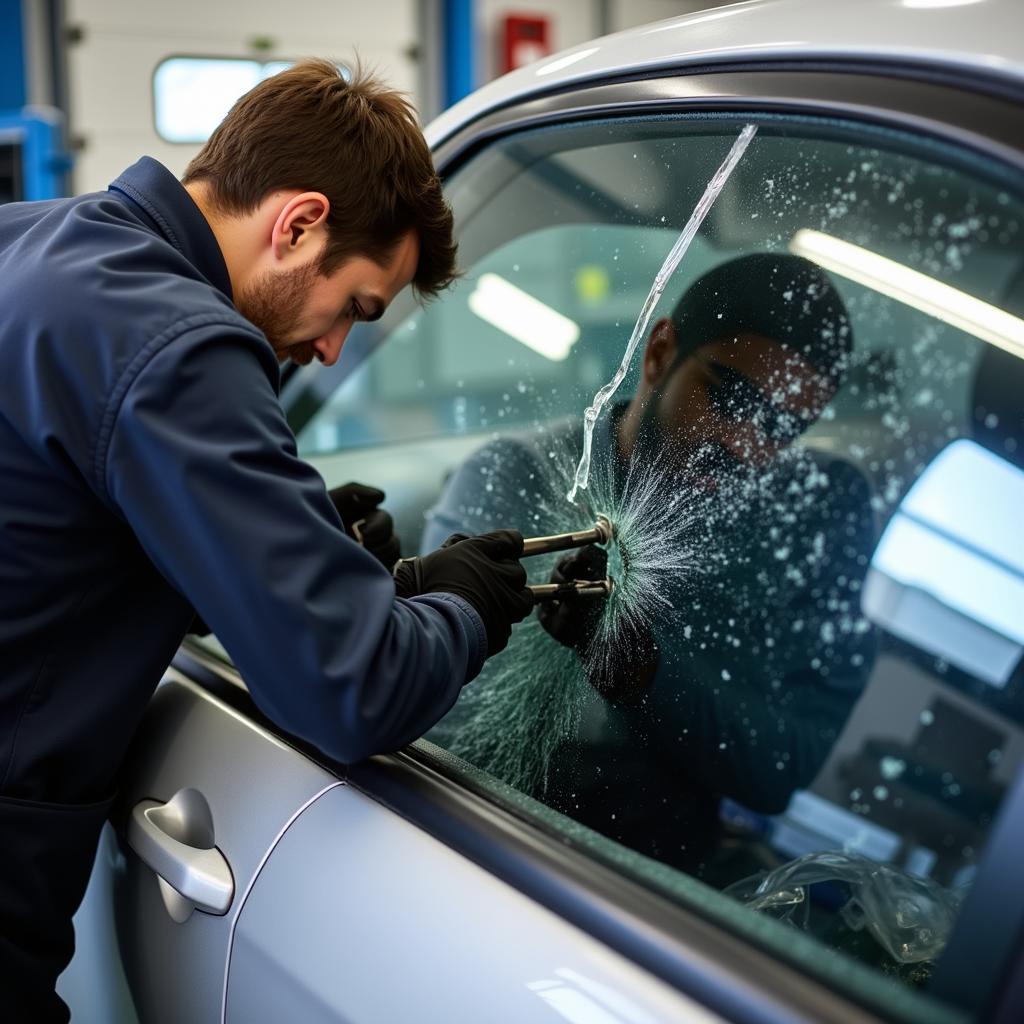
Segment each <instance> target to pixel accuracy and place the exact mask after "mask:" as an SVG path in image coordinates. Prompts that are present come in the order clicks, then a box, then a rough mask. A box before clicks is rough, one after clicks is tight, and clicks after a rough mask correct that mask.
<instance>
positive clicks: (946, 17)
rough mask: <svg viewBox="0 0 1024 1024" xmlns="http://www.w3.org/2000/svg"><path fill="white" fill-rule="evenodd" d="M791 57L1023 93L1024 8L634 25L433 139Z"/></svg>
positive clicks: (922, 2) (490, 88) (779, 6)
mask: <svg viewBox="0 0 1024 1024" xmlns="http://www.w3.org/2000/svg"><path fill="white" fill-rule="evenodd" d="M791 60H795V61H799V62H801V63H812V62H814V61H823V62H827V63H834V64H836V65H841V64H843V63H853V62H862V63H865V62H867V63H874V64H876V65H884V64H886V63H889V64H891V65H893V66H899V67H902V68H908V67H914V66H917V67H918V68H919V69H920V70H921V72H922V73H924V72H925V71H927V72H928V73H930V74H933V75H934V74H937V73H939V72H942V71H945V72H948V73H953V74H957V73H959V74H961V75H963V74H965V73H974V74H977V75H984V76H991V77H992V78H994V79H996V80H999V81H1003V82H1005V83H1006V84H1007V85H1012V86H1015V87H1017V88H1020V86H1021V80H1022V77H1024V8H1022V7H1021V5H1020V4H1019V3H1017V2H1016V0H981V2H973V3H972V2H963V3H957V4H949V3H944V2H943V0H931V2H929V0H862V2H860V3H850V4H839V3H835V4H833V3H829V4H823V5H816V7H815V9H814V13H813V15H809V13H808V8H807V4H806V3H804V2H802V0H747V2H743V3H736V4H730V5H728V6H725V7H719V8H715V9H713V10H709V11H700V12H697V13H694V14H688V15H685V16H683V17H680V18H671V19H669V20H667V21H662V22H657V23H655V24H653V25H644V26H641V27H639V28H632V29H627V30H626V31H624V32H618V33H615V34H614V35H610V36H605V37H604V38H601V39H596V40H594V41H593V42H588V43H583V44H581V45H579V46H575V47H572V48H570V49H568V50H565V51H563V52H561V53H559V54H556V55H555V56H553V57H550V58H544V59H543V60H541V61H538V62H537V63H535V64H531V65H529V66H528V67H525V68H521V69H519V70H516V71H513V72H511V73H510V74H508V75H505V76H503V77H502V78H499V79H497V80H496V81H494V82H491V83H489V84H487V85H485V86H483V87H482V88H480V89H478V90H477V91H476V92H474V93H473V94H471V95H470V96H468V97H466V98H465V99H464V100H462V101H460V102H459V103H457V104H455V105H454V106H453V107H451V108H450V109H449V110H447V111H445V112H444V113H443V114H441V115H440V117H438V118H436V119H435V120H434V121H433V122H431V124H430V125H429V126H428V128H427V131H426V134H427V139H428V141H429V142H430V144H431V145H432V146H437V145H438V144H439V143H441V142H443V141H444V140H445V139H446V138H447V137H448V136H450V135H451V134H452V133H453V132H455V131H457V130H458V129H460V128H462V127H464V126H465V125H466V124H468V123H469V122H471V121H474V120H476V119H477V118H478V117H480V116H482V115H483V114H485V113H487V112H488V111H491V110H494V109H496V108H498V107H501V106H505V105H507V104H509V103H513V102H518V101H520V100H523V99H526V98H528V97H530V96H532V95H537V94H540V93H547V92H555V91H559V90H564V89H566V88H569V87H575V86H579V85H583V84H585V83H588V82H594V81H601V80H605V81H606V80H608V79H610V78H615V77H618V76H622V75H629V76H631V77H640V76H642V75H650V74H657V73H664V72H666V71H671V70H679V71H689V70H694V69H698V68H702V67H707V66H708V65H714V64H724V63H730V64H740V63H751V64H754V63H761V64H762V65H763V66H766V67H767V66H771V65H772V64H780V63H783V62H786V61H791Z"/></svg>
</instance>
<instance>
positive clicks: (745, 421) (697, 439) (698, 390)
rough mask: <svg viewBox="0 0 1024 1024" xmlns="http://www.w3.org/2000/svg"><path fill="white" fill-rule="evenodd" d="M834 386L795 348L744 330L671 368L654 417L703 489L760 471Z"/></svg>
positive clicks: (818, 409)
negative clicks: (740, 472)
mask: <svg viewBox="0 0 1024 1024" xmlns="http://www.w3.org/2000/svg"><path fill="white" fill-rule="evenodd" d="M832 394H833V388H832V385H831V384H830V383H829V381H828V380H827V378H825V377H824V376H823V375H822V374H821V373H819V372H818V371H817V370H815V369H814V367H812V366H811V365H810V364H809V363H808V362H807V361H806V360H805V359H803V358H802V357H801V356H800V355H798V354H797V353H795V352H792V351H789V350H787V349H785V348H783V347H782V346H781V345H779V344H778V343H776V342H774V341H772V340H770V339H769V338H765V337H762V336H760V335H755V334H749V333H744V334H739V335H738V336H736V337H735V338H726V339H721V340H719V341H714V342H710V343H709V344H707V345H704V346H702V347H701V348H699V349H697V350H696V351H695V352H694V353H693V354H692V355H690V356H688V357H687V358H686V359H684V360H683V361H682V363H680V365H679V366H678V367H677V368H676V369H675V370H674V371H671V372H670V373H669V375H668V377H667V379H666V380H665V381H664V382H663V384H662V386H661V388H660V389H659V390H658V393H657V397H656V401H657V406H656V417H657V422H658V426H659V429H660V432H661V433H662V434H663V436H664V438H665V440H666V441H668V442H669V444H670V447H671V450H672V453H673V457H674V460H675V461H676V462H677V464H678V465H679V466H680V468H681V469H683V470H684V471H685V472H686V473H687V475H689V476H691V477H693V478H694V479H695V481H696V482H699V483H700V484H702V485H703V486H707V487H714V486H715V481H716V479H717V478H718V477H719V476H720V474H722V473H727V472H728V471H729V470H735V469H737V468H740V467H750V468H754V469H756V468H760V467H763V466H765V465H767V464H768V463H769V462H771V460H772V459H774V458H775V456H776V455H777V454H778V453H779V452H780V451H781V450H782V449H783V448H785V447H787V446H788V445H789V444H791V443H792V442H793V441H794V440H796V438H797V437H798V436H799V435H800V434H801V433H802V432H803V431H804V430H805V429H806V428H807V427H808V426H810V424H811V423H813V422H814V421H815V420H816V419H817V418H818V417H819V416H820V415H821V412H822V410H823V409H824V408H825V406H826V405H827V404H828V402H829V400H830V399H831V397H832Z"/></svg>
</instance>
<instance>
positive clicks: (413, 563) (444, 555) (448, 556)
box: [394, 530, 533, 657]
mask: <svg viewBox="0 0 1024 1024" xmlns="http://www.w3.org/2000/svg"><path fill="white" fill-rule="evenodd" d="M522 554H523V535H522V534H521V533H519V531H518V530H496V531H495V532H494V533H485V534H482V535H481V536H479V537H466V536H464V535H463V534H455V535H454V536H452V537H449V538H448V540H446V541H445V542H444V545H443V546H442V547H440V548H438V550H437V551H433V552H431V553H430V554H429V555H424V556H423V557H422V558H403V559H402V561H400V562H399V563H398V565H397V566H395V574H394V575H395V591H396V592H397V594H398V596H399V597H415V596H416V595H417V594H431V593H434V594H436V593H445V594H455V595H456V596H458V597H461V598H463V599H465V600H466V601H468V602H469V603H470V604H471V605H472V606H473V607H474V608H475V609H476V610H477V612H478V613H479V614H480V618H481V619H483V620H484V628H485V629H486V630H487V655H488V657H490V656H491V655H492V654H497V653H498V651H501V650H504V648H505V645H506V644H507V643H508V638H509V637H510V636H511V635H512V623H513V622H521V621H522V620H523V619H525V618H526V616H527V615H529V614H530V610H531V609H532V608H533V594H532V593H531V592H530V591H529V590H527V589H526V570H525V569H524V568H523V567H522V566H521V565H520V564H519V558H520V557H521V556H522Z"/></svg>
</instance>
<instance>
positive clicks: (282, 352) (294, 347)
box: [235, 263, 320, 366]
mask: <svg viewBox="0 0 1024 1024" xmlns="http://www.w3.org/2000/svg"><path fill="white" fill-rule="evenodd" d="M319 274H320V271H319V267H318V266H317V265H316V263H312V264H308V265H307V266H304V267H297V268H296V269H295V270H289V271H288V272H287V273H285V274H275V273H272V272H270V271H267V272H266V273H265V274H264V275H263V276H262V277H260V278H258V279H257V280H255V281H254V282H253V283H252V284H251V285H250V286H249V287H248V288H246V289H245V290H244V291H243V292H240V293H239V295H238V298H237V299H236V301H235V307H236V308H237V310H238V312H239V313H241V314H242V316H244V317H245V319H246V320H248V321H249V323H251V324H252V325H253V326H254V327H257V328H259V329H260V330H261V331H262V332H263V333H264V334H265V335H266V338H267V341H269V342H270V344H271V346H272V348H273V349H274V351H275V352H276V353H277V355H278V357H279V358H280V359H284V358H290V359H292V360H293V361H294V362H296V363H298V364H299V365H300V366H306V365H307V364H308V363H310V362H312V360H313V357H314V356H315V355H316V349H314V348H313V342H312V341H302V342H299V343H296V342H294V341H288V340H286V339H287V337H288V335H289V334H290V333H291V332H293V331H294V329H295V325H296V323H297V322H298V321H299V320H300V319H301V316H302V308H303V306H304V304H305V300H306V296H307V295H308V294H309V292H310V290H311V289H312V287H313V285H314V283H315V282H316V279H317V277H318V276H319Z"/></svg>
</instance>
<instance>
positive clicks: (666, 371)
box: [427, 254, 873, 874]
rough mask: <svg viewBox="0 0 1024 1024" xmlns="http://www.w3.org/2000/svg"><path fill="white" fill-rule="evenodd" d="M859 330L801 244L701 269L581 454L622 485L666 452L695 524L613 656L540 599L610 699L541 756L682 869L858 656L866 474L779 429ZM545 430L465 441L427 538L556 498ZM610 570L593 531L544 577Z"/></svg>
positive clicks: (553, 796)
mask: <svg viewBox="0 0 1024 1024" xmlns="http://www.w3.org/2000/svg"><path fill="white" fill-rule="evenodd" d="M851 344H852V338H851V332H850V326H849V322H848V319H847V316H846V312H845V309H844V308H843V305H842V303H841V300H840V299H839V296H838V295H837V293H836V292H835V290H834V289H833V288H832V286H831V284H830V283H829V281H828V279H827V278H826V277H825V275H824V274H823V273H822V272H821V271H820V270H818V269H817V268H816V267H815V266H814V265H813V264H810V263H808V262H807V261H805V260H802V259H799V258H797V257H791V256H775V255H766V254H765V255H754V256H748V257H744V258H742V259H737V260H734V261H732V262H729V263H727V264H724V265H722V266H720V267H718V268H716V269H715V270H713V271H711V272H710V273H709V274H707V275H705V276H704V277H703V278H702V279H701V280H699V281H698V282H697V283H696V284H695V285H693V286H692V287H691V288H690V289H689V290H688V291H687V293H686V294H685V295H684V296H683V298H682V300H681V301H680V303H679V305H678V306H677V307H676V309H675V310H674V312H673V315H672V316H671V317H670V318H665V319H662V320H660V321H659V322H658V323H657V324H656V325H655V327H654V329H653V331H652V333H651V335H650V338H649V340H648V342H647V345H646V348H645V351H644V358H643V367H642V373H641V382H640V385H639V387H638V390H637V393H636V395H635V397H634V398H633V400H632V401H631V402H629V403H628V405H625V406H620V407H618V408H617V409H615V410H614V412H613V414H612V416H611V417H610V418H609V419H608V420H607V421H605V424H604V425H603V428H604V430H605V431H606V433H604V434H603V436H602V435H601V434H600V431H601V428H602V425H599V436H598V437H597V439H596V441H595V452H596V455H595V459H596V461H597V463H598V464H600V463H601V462H602V461H604V462H605V463H606V464H607V465H610V466H612V476H613V478H615V479H616V480H617V481H618V483H617V485H616V486H617V487H618V488H619V489H620V491H622V490H623V489H628V486H629V484H628V478H629V475H630V470H629V467H630V466H635V465H637V464H641V463H643V464H652V465H653V464H657V465H659V466H660V467H662V468H661V470H660V472H662V473H663V474H664V478H663V482H662V483H661V485H660V486H661V490H662V491H663V492H664V500H665V502H666V503H671V502H673V501H676V502H678V503H679V509H680V514H683V513H685V514H687V515H688V516H690V517H692V519H693V525H692V527H691V528H690V530H689V532H688V535H687V537H686V540H687V546H688V548H689V550H690V557H691V559H693V560H694V561H695V562H696V563H697V568H698V570H699V571H698V572H696V573H693V574H690V575H688V576H687V575H686V574H682V576H681V578H675V577H674V576H672V575H671V574H669V575H667V576H666V577H664V578H662V579H661V580H660V582H659V583H658V586H659V587H660V588H661V589H662V590H663V593H662V594H661V595H660V596H661V597H663V598H665V599H666V600H667V601H669V602H670V603H671V604H672V605H673V606H674V608H675V613H674V614H666V615H664V616H659V620H658V621H652V622H650V623H649V626H648V627H647V628H644V627H643V626H641V627H640V628H635V627H634V628H633V629H632V631H631V632H630V633H629V634H628V637H627V642H625V643H622V644H620V645H619V650H617V651H614V650H613V651H611V652H609V655H610V656H608V657H599V658H595V657H593V656H592V655H593V653H594V646H595V645H596V644H599V643H600V642H601V640H600V637H599V636H597V633H598V625H599V623H600V620H601V616H602V612H601V610H599V609H595V606H594V605H593V604H589V605H588V604H585V603H583V602H582V601H580V600H577V601H575V602H568V601H567V602H563V603H561V604H557V605H548V606H545V607H543V608H541V609H540V611H539V616H540V618H541V621H542V623H543V625H544V627H545V629H546V630H547V631H548V632H549V633H550V634H551V635H552V636H554V637H555V638H556V639H557V640H558V641H559V642H561V643H562V644H564V645H566V646H569V647H572V648H574V649H576V650H577V651H578V652H579V653H580V655H581V656H582V657H583V663H584V664H585V665H586V666H587V671H588V672H589V674H590V681H591V682H592V683H593V684H594V687H595V690H596V691H597V692H598V693H600V694H601V695H602V696H601V697H600V698H597V697H595V698H593V699H592V701H591V704H590V706H589V707H588V708H587V709H586V711H585V714H584V718H583V721H582V724H581V728H580V733H579V736H578V737H575V738H572V739H570V740H567V741H566V742H565V743H563V745H562V747H561V749H560V751H559V754H558V756H557V758H556V759H555V760H556V762H557V763H555V764H552V765H550V766H549V773H548V777H549V780H550V781H549V787H548V790H547V792H546V794H545V799H546V800H547V802H549V803H552V804H554V806H556V807H558V808H559V809H561V810H564V811H566V813H568V814H570V815H571V816H573V817H576V818H578V819H580V820H582V821H584V822H585V823H586V824H588V825H591V826H592V827H594V828H596V829H597V830H599V831H602V832H604V833H606V834H608V835H610V836H612V837H613V838H616V839H619V840H620V841H622V842H624V843H626V844H627V845H630V846H634V847H635V848H637V849H640V850H642V851H643V852H645V853H649V854H651V855H652V856H655V857H658V858H660V859H663V860H667V861H670V862H673V863H677V864H680V865H681V866H685V867H687V868H689V869H691V870H698V871H700V870H703V869H704V868H705V867H706V865H707V860H708V853H709V847H710V844H711V843H712V841H713V839H714V837H715V836H716V835H717V831H718V829H717V818H718V806H719V803H720V799H721V797H722V796H728V797H731V798H732V799H734V800H737V801H739V802H741V803H743V804H745V805H747V806H749V807H752V808H754V809H756V810H758V811H761V812H764V813H774V812H778V811H780V810H782V809H783V808H784V806H785V804H786V802H787V800H788V798H789V796H790V794H791V793H792V792H793V790H794V789H795V788H797V787H800V786H806V785H807V784H809V782H810V781H811V779H812V778H813V776H814V775H815V773H816V772H817V770H818V768H819V767H820V766H821V764H822V762H823V761H824V759H825V756H826V755H827V753H828V750H829V748H830V747H831V745H832V743H833V742H834V740H835V738H836V736H837V734H838V731H839V729H840V727H841V726H842V724H843V722H844V721H845V719H846V717H847V715H848V714H849V711H850V709H851V707H852V705H853V702H854V701H855V699H856V696H857V694H858V693H859V691H860V689H861V688H862V686H863V683H864V680H865V678H866V675H867V673H868V671H869V668H870V663H871V660H872V649H873V648H872V641H873V638H872V636H871V634H870V631H869V629H868V626H867V623H866V621H865V620H864V619H863V618H862V617H861V616H860V613H859V607H860V601H859V590H860V585H861V581H862V579H863V576H864V573H865V571H866V567H867V561H868V555H869V554H870V550H871V544H872V540H873V523H872V516H871V512H870V504H869V499H870V494H869V491H868V487H867V484H866V482H865V481H864V479H863V477H862V476H861V475H860V474H859V472H857V471H856V470H855V469H854V468H853V467H852V466H851V465H849V464H848V463H845V462H843V461H841V460H838V459H834V458H829V457H825V456H822V455H820V454H817V453H814V452H812V451H811V450H809V449H807V448H803V447H799V446H796V447H794V446H792V442H793V441H795V440H796V438H797V437H799V435H800V434H801V433H802V432H803V431H804V430H806V429H807V427H808V426H809V425H810V424H811V423H813V422H814V421H815V420H816V419H818V417H819V416H820V415H821V414H822V412H823V410H824V409H825V407H826V405H827V404H828V402H829V401H830V400H831V398H832V397H833V395H834V394H835V392H836V390H837V388H838V386H839V383H840V380H841V376H842V372H843V368H844V366H845V363H846V360H847V357H848V354H849V351H850V348H851ZM570 429H571V430H572V441H573V442H574V443H576V444H578V441H577V440H576V437H575V435H576V433H578V431H577V430H576V429H575V427H574V428H570ZM564 433H565V435H566V440H569V435H570V430H569V429H566V430H565V431H564ZM555 446H556V445H555V442H553V441H552V439H551V438H548V439H547V441H546V443H545V444H544V445H543V446H542V447H543V448H544V451H543V452H542V451H540V450H539V448H538V447H535V446H533V445H529V444H521V443H518V442H516V441H512V440H507V439H506V440H504V441H499V442H496V443H495V444H493V445H491V446H489V447H488V448H485V449H484V450H482V451H481V452H478V453H477V454H476V455H475V456H474V457H473V458H472V459H471V460H469V462H468V463H467V464H466V465H464V466H463V467H461V468H460V470H459V471H458V472H457V473H456V475H455V476H454V477H453V479H452V480H451V481H450V482H449V485H448V487H447V489H446V491H445V493H444V495H443V497H442V498H441V500H440V502H439V504H438V506H437V508H436V509H435V510H434V513H433V520H434V523H433V525H432V527H431V530H430V531H428V537H427V541H428V543H429V542H431V536H430V534H431V533H432V532H434V531H437V532H439V533H440V532H442V531H445V530H451V529H456V528H458V529H463V530H468V529H478V528H480V527H481V526H487V527H490V526H498V525H506V524H508V525H512V524H513V523H517V524H518V525H523V522H524V520H523V515H524V514H525V512H527V511H532V510H533V509H535V508H537V507H543V506H544V504H545V502H548V503H550V502H552V501H555V500H556V499H557V497H558V495H556V494H554V493H550V494H542V493H540V490H545V489H546V490H552V489H553V487H554V486H555V483H554V482H552V485H551V486H550V487H544V486H541V487H540V488H538V483H537V482H538V481H540V480H544V479H546V478H547V477H546V476H545V462H546V460H547V458H548V457H549V453H550V451H551V450H552V449H553V448H554V447H555ZM558 483H560V484H562V485H564V481H558ZM625 500H626V501H627V502H628V501H629V495H628V493H627V494H626V495H625ZM577 515H579V513H577ZM517 516H518V519H517ZM559 525H561V524H559ZM544 526H547V524H544ZM563 528H564V526H563ZM641 528H642V524H641ZM624 543H625V538H624ZM667 560H668V561H671V559H670V558H669V559H667ZM624 571H625V572H629V571H630V570H629V568H628V567H627V568H626V569H625V570H624ZM605 572H606V556H605V554H604V552H603V551H602V550H601V549H598V548H590V549H584V550H583V551H581V552H577V553H574V554H573V555H571V556H569V557H567V558H565V559H563V560H562V561H561V562H560V563H559V564H558V566H557V568H556V570H555V576H556V578H559V577H561V578H580V577H595V578H596V577H600V576H603V575H604V574H605ZM453 745H454V747H455V748H456V749H457V748H458V737H457V736H456V737H455V740H454V743H453ZM484 767H486V765H485V766H484ZM709 874H710V872H709Z"/></svg>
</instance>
